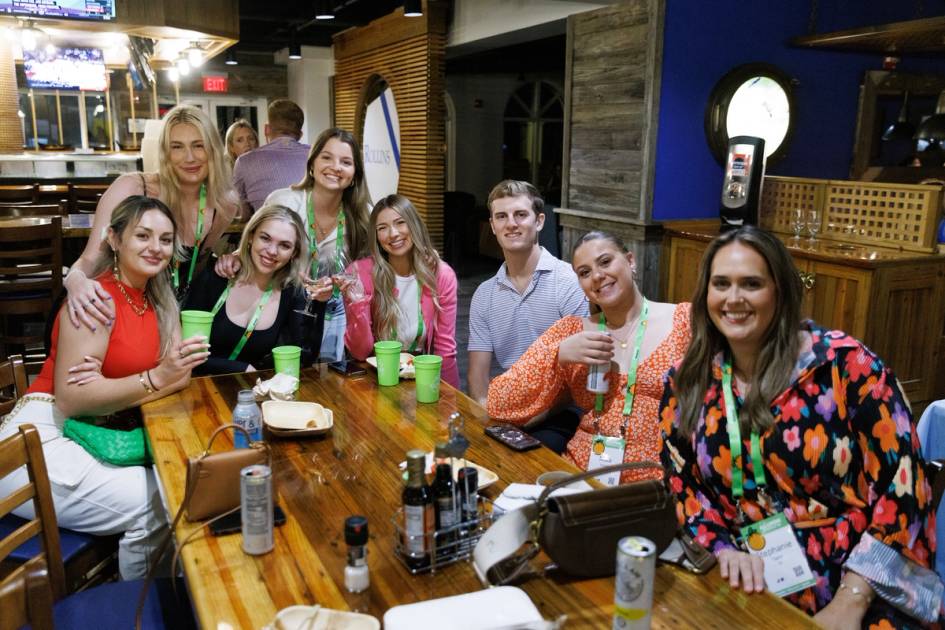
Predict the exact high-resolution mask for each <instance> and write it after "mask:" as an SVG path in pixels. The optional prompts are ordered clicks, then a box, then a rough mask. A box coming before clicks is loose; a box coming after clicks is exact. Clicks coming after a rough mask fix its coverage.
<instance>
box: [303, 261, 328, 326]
mask: <svg viewBox="0 0 945 630" xmlns="http://www.w3.org/2000/svg"><path fill="white" fill-rule="evenodd" d="M331 271H332V266H331V264H330V263H329V262H328V261H319V262H318V264H317V269H316V272H315V277H314V278H309V277H307V276H305V277H303V278H302V284H303V285H305V288H306V291H305V306H304V307H303V308H297V309H294V311H295V312H296V313H299V314H300V315H305V316H306V317H312V318H315V317H318V313H317V312H316V308H315V299H314V298H313V297H312V294H311V293H310V292H309V289H314V288H316V287H319V286H324V285H325V284H331Z"/></svg>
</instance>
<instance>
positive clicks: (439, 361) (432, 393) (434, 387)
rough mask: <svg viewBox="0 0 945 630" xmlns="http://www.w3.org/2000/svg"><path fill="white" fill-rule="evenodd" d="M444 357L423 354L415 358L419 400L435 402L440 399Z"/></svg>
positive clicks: (420, 401) (414, 364) (414, 367)
mask: <svg viewBox="0 0 945 630" xmlns="http://www.w3.org/2000/svg"><path fill="white" fill-rule="evenodd" d="M442 366H443V357H441V356H437V355H435V354H421V355H419V356H415V357H414V358H413V369H414V372H415V373H416V375H417V376H416V378H417V402H419V403H435V402H436V401H438V400H439V399H440V368H441V367H442Z"/></svg>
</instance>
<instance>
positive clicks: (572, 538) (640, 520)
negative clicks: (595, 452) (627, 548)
mask: <svg viewBox="0 0 945 630" xmlns="http://www.w3.org/2000/svg"><path fill="white" fill-rule="evenodd" d="M646 468H656V469H658V470H660V471H662V470H663V467H662V466H660V465H659V464H656V463H654V462H626V463H623V464H617V465H614V466H607V467H604V468H598V469H596V470H589V471H585V472H583V473H579V474H576V475H573V476H571V477H568V478H566V479H563V480H561V481H559V482H558V483H555V484H553V485H551V486H548V487H547V488H546V489H545V490H544V492H542V493H541V496H540V497H539V498H538V510H539V517H538V519H539V520H538V523H539V526H538V542H539V544H540V545H541V548H542V549H544V551H545V553H547V554H548V555H549V556H550V557H551V559H552V560H553V561H554V562H555V564H557V565H558V568H559V569H560V570H562V571H564V572H566V573H568V574H569V575H574V576H577V577H600V576H603V575H613V573H614V567H615V566H616V560H615V555H614V554H615V553H616V552H615V550H616V549H617V542H618V541H619V540H620V539H621V538H623V537H624V536H643V537H645V538H649V539H650V540H652V541H653V542H654V543H656V547H657V552H656V553H657V555H659V554H661V553H662V552H663V551H664V550H665V549H666V548H667V547H668V546H669V543H670V542H672V540H673V537H674V536H675V535H676V529H677V522H676V498H675V497H674V496H673V494H672V493H671V492H670V490H669V488H668V487H667V485H666V479H665V474H664V476H663V477H664V478H663V479H662V480H660V481H656V480H653V479H650V480H646V481H634V482H631V483H626V484H621V485H618V486H614V487H611V488H605V489H602V490H589V491H587V492H579V493H575V494H566V495H559V496H554V497H550V496H548V495H549V494H550V493H551V492H552V491H554V490H556V489H558V488H562V487H564V486H567V485H569V484H572V483H574V482H575V481H580V480H582V479H587V478H589V477H596V476H598V475H601V474H607V473H610V472H616V471H618V470H619V471H622V470H639V469H646Z"/></svg>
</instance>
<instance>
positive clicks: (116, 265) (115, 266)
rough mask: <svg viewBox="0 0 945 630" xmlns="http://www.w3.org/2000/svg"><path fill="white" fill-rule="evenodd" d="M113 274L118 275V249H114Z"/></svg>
mask: <svg viewBox="0 0 945 630" xmlns="http://www.w3.org/2000/svg"><path fill="white" fill-rule="evenodd" d="M112 274H114V276H115V277H116V278H117V277H118V250H115V249H113V250H112Z"/></svg>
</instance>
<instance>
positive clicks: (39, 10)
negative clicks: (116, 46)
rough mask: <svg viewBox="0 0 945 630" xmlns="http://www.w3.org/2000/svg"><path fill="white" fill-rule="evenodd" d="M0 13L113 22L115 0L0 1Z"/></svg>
mask: <svg viewBox="0 0 945 630" xmlns="http://www.w3.org/2000/svg"><path fill="white" fill-rule="evenodd" d="M0 13H9V14H12V15H35V16H38V17H56V18H73V19H77V20H114V19H115V0H0Z"/></svg>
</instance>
